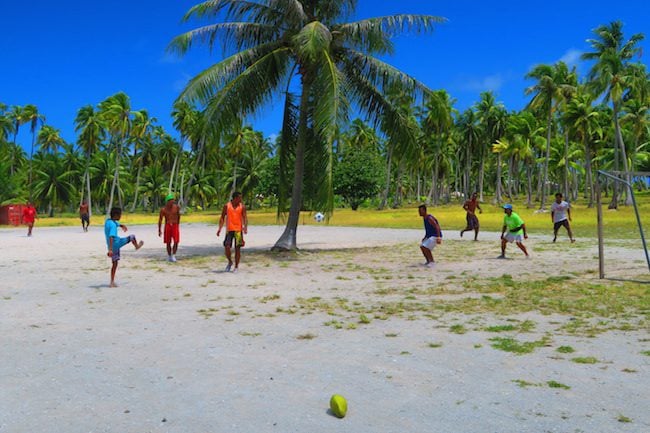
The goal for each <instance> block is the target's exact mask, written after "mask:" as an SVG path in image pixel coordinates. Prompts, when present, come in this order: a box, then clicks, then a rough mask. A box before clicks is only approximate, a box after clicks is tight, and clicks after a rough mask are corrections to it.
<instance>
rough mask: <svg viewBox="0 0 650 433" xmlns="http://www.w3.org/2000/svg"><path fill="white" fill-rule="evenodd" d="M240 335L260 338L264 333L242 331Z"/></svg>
mask: <svg viewBox="0 0 650 433" xmlns="http://www.w3.org/2000/svg"><path fill="white" fill-rule="evenodd" d="M239 335H241V336H242V337H259V336H260V335H262V333H261V332H245V331H241V332H240V333H239Z"/></svg>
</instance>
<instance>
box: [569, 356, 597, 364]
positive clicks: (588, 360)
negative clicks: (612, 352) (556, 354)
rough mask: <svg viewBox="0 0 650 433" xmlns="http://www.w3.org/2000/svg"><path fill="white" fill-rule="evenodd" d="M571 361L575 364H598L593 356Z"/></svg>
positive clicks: (579, 357)
mask: <svg viewBox="0 0 650 433" xmlns="http://www.w3.org/2000/svg"><path fill="white" fill-rule="evenodd" d="M571 361H573V362H575V363H576V364H597V363H598V359H596V358H594V357H593V356H578V357H576V358H571Z"/></svg>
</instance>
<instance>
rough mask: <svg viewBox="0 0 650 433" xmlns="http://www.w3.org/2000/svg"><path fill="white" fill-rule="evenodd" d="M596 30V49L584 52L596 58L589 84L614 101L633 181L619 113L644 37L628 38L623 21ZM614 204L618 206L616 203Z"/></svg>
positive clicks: (619, 139) (618, 131) (620, 146)
mask: <svg viewBox="0 0 650 433" xmlns="http://www.w3.org/2000/svg"><path fill="white" fill-rule="evenodd" d="M593 32H594V33H595V35H596V38H595V39H588V42H589V43H590V44H591V47H592V48H593V51H592V52H589V53H584V54H583V55H582V58H583V59H585V60H595V63H594V65H593V66H592V68H591V70H590V71H589V74H588V78H589V80H590V81H589V83H588V85H589V86H590V88H591V90H592V91H593V92H594V93H595V94H596V95H603V94H604V95H605V100H606V101H608V102H611V103H612V108H613V110H614V112H613V118H614V119H613V120H614V130H615V143H616V148H617V149H619V151H620V154H621V160H622V161H623V170H624V172H625V179H626V181H627V182H628V183H631V180H632V178H631V174H630V168H629V165H628V159H627V152H626V149H625V143H624V142H623V135H622V133H621V126H620V122H619V120H620V119H619V115H620V112H621V105H622V103H623V98H624V96H625V93H626V92H627V91H628V90H629V89H630V86H631V84H632V82H633V77H634V74H633V73H634V70H632V69H630V67H629V62H630V60H631V59H632V58H633V57H635V56H636V55H640V54H641V47H640V46H639V43H640V42H641V41H642V40H643V38H644V36H643V34H642V33H637V34H634V35H632V37H630V39H629V40H627V41H626V40H625V37H624V35H623V23H622V22H620V21H613V22H611V23H609V25H601V26H598V27H597V28H596V29H595V30H594V31H593ZM626 195H627V200H626V204H627V205H630V204H632V197H631V196H630V194H627V192H626ZM613 204H614V207H616V206H615V205H616V203H615V202H614V203H613ZM610 207H611V205H610Z"/></svg>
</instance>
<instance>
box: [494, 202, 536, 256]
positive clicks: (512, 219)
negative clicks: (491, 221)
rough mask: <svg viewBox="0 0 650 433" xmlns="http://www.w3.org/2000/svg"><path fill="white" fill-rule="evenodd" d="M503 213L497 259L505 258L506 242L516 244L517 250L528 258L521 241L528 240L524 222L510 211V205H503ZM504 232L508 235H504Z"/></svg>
mask: <svg viewBox="0 0 650 433" xmlns="http://www.w3.org/2000/svg"><path fill="white" fill-rule="evenodd" d="M503 212H504V213H505V215H504V216H503V228H502V229H501V255H500V256H499V257H498V258H499V259H505V258H506V245H508V242H514V243H516V244H517V246H518V247H519V249H520V250H521V251H523V252H524V254H525V255H526V258H528V257H530V256H529V255H528V250H526V246H525V245H524V241H523V239H528V234H527V233H526V224H525V223H524V220H522V219H521V217H520V216H519V215H518V214H516V213H514V212H513V211H512V205H511V204H504V205H503ZM506 230H507V231H508V234H505V233H506ZM522 237H523V239H522Z"/></svg>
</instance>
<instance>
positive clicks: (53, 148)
mask: <svg viewBox="0 0 650 433" xmlns="http://www.w3.org/2000/svg"><path fill="white" fill-rule="evenodd" d="M36 144H38V145H39V147H40V148H41V150H42V151H43V152H45V153H50V154H55V153H57V152H58V150H59V147H60V146H63V145H64V144H65V140H63V138H61V130H60V129H57V128H54V127H53V126H50V125H43V126H42V127H41V129H40V130H39V131H38V135H37V138H36Z"/></svg>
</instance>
